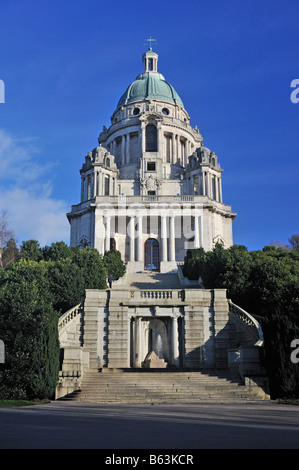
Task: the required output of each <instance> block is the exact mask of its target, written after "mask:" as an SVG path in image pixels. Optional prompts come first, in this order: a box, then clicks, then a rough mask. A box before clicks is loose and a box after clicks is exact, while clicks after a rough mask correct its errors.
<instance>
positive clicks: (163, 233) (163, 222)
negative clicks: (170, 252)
mask: <svg viewBox="0 0 299 470" xmlns="http://www.w3.org/2000/svg"><path fill="white" fill-rule="evenodd" d="M161 240H162V259H161V261H167V228H166V216H165V215H162V217H161Z"/></svg>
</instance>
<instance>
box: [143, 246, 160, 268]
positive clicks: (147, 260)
mask: <svg viewBox="0 0 299 470" xmlns="http://www.w3.org/2000/svg"><path fill="white" fill-rule="evenodd" d="M144 269H146V270H148V271H158V270H159V243H158V241H157V240H155V239H154V238H148V239H147V240H146V242H145V244H144Z"/></svg>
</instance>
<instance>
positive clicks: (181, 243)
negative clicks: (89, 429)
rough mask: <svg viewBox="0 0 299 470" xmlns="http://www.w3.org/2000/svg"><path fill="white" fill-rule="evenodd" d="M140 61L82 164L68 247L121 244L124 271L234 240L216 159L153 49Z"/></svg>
mask: <svg viewBox="0 0 299 470" xmlns="http://www.w3.org/2000/svg"><path fill="white" fill-rule="evenodd" d="M142 60H143V67H144V69H143V72H142V73H141V74H139V75H138V76H137V78H136V80H135V81H134V82H132V83H131V84H130V85H129V86H128V87H127V89H126V91H125V92H124V93H123V94H122V96H121V98H120V99H119V101H118V104H117V107H116V110H115V111H114V113H113V114H112V117H111V125H110V127H109V128H108V129H107V128H106V127H105V126H104V127H103V130H102V132H101V133H100V135H99V138H98V143H99V145H98V147H96V148H95V149H93V150H92V151H91V152H89V153H88V154H87V156H86V157H85V163H84V164H83V166H82V168H81V170H80V173H81V201H80V203H79V204H77V205H75V206H73V207H72V211H71V212H70V213H69V214H68V219H69V222H70V225H71V246H78V245H79V246H91V247H95V248H97V249H98V250H99V252H100V253H104V252H105V251H106V250H110V249H111V248H112V249H116V250H119V251H120V252H121V255H122V258H123V260H124V261H125V262H126V264H127V272H140V271H144V270H146V271H147V270H149V271H160V272H171V271H175V270H176V269H177V263H178V262H182V261H183V260H184V256H185V254H186V250H187V249H188V248H197V247H201V246H202V247H203V248H204V249H206V250H210V249H212V248H213V247H214V246H215V243H222V244H223V245H224V246H225V247H229V246H230V245H232V242H233V241H232V222H233V220H234V217H235V214H234V213H233V212H232V211H231V207H230V206H228V205H225V204H224V203H223V200H222V171H223V170H222V169H221V167H220V164H219V162H218V158H217V156H216V155H215V154H214V153H213V152H212V151H210V150H209V149H208V148H206V147H204V145H203V138H202V136H201V134H200V132H199V130H198V128H197V126H195V127H192V126H191V124H190V117H189V114H188V112H187V111H186V109H185V107H184V104H183V101H182V99H181V98H180V96H179V95H178V93H177V92H176V90H175V89H174V87H173V86H172V85H171V84H170V83H168V82H167V81H166V80H165V78H164V76H163V75H162V74H161V73H159V72H158V55H157V54H156V53H155V52H153V51H152V49H151V48H149V50H148V51H147V52H146V53H145V54H143V56H142Z"/></svg>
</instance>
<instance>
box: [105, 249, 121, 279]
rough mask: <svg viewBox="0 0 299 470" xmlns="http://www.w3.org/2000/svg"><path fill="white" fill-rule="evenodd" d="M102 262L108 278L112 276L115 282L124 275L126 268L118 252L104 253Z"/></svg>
mask: <svg viewBox="0 0 299 470" xmlns="http://www.w3.org/2000/svg"><path fill="white" fill-rule="evenodd" d="M103 261H104V265H105V266H106V269H107V273H108V276H109V275H110V274H112V276H113V279H114V280H115V281H116V280H117V279H119V278H120V277H122V276H123V275H124V274H125V272H126V266H125V264H124V262H123V260H122V259H121V254H120V252H119V251H117V250H112V251H106V252H105V254H104V258H103Z"/></svg>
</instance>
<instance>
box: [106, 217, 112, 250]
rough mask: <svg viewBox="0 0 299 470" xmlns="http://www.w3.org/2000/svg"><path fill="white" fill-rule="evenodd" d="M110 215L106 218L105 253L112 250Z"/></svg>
mask: <svg viewBox="0 0 299 470" xmlns="http://www.w3.org/2000/svg"><path fill="white" fill-rule="evenodd" d="M110 222H111V218H110V215H107V216H106V233H105V251H109V250H110Z"/></svg>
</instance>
